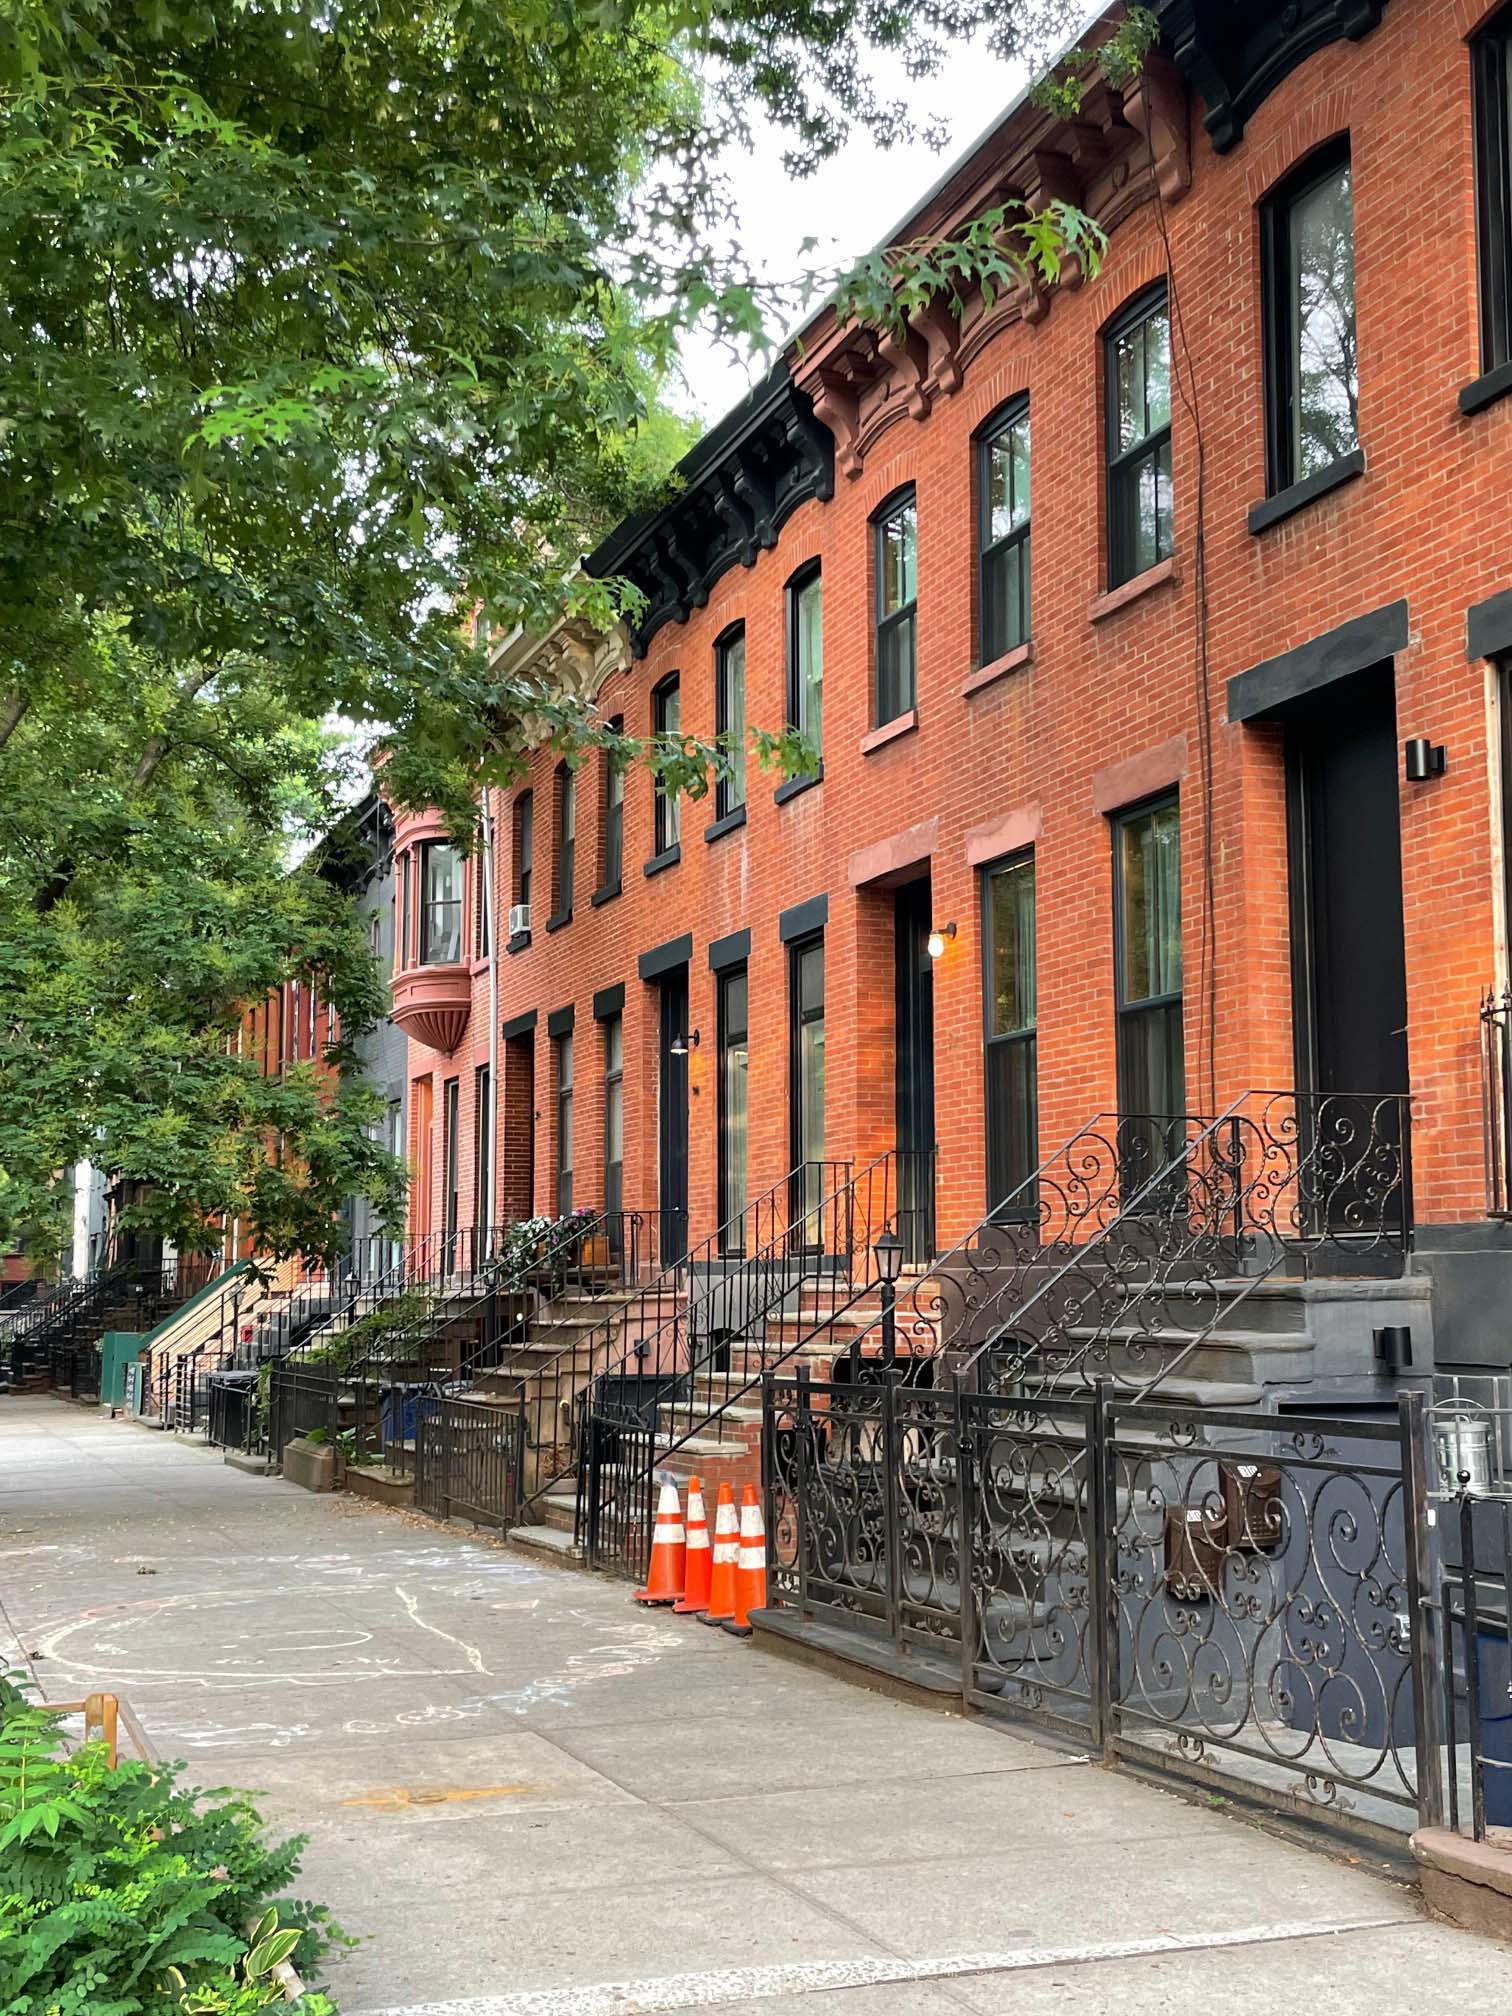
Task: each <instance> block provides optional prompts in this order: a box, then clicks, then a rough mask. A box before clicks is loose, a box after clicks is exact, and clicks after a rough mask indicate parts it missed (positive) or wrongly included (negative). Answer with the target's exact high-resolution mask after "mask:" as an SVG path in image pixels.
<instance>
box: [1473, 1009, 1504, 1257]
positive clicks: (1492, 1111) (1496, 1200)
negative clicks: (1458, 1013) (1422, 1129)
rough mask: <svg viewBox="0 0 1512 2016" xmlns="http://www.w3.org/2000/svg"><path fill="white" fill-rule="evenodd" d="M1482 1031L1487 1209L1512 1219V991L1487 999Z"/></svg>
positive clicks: (1495, 1214) (1494, 1215) (1493, 1213)
mask: <svg viewBox="0 0 1512 2016" xmlns="http://www.w3.org/2000/svg"><path fill="white" fill-rule="evenodd" d="M1480 1028H1481V1107H1482V1122H1483V1131H1484V1139H1485V1151H1486V1210H1487V1213H1488V1214H1489V1216H1491V1217H1492V1218H1512V990H1508V991H1506V992H1504V993H1501V994H1495V993H1492V994H1488V995H1487V996H1486V997H1485V999H1484V1000H1483V1001H1482V1002H1481V1011H1480Z"/></svg>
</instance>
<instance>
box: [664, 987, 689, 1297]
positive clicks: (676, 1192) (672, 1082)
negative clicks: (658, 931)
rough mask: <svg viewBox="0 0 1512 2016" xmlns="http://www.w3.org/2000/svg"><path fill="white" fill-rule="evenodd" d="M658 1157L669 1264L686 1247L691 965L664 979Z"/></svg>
mask: <svg viewBox="0 0 1512 2016" xmlns="http://www.w3.org/2000/svg"><path fill="white" fill-rule="evenodd" d="M660 992H661V1018H660V1026H659V1031H658V1046H659V1052H660V1074H659V1079H658V1084H659V1097H658V1134H659V1139H658V1162H659V1169H660V1177H661V1185H660V1188H661V1257H662V1265H663V1266H664V1267H670V1266H672V1265H674V1264H675V1263H676V1262H677V1261H679V1260H681V1259H682V1258H683V1257H684V1256H685V1255H686V1253H687V1250H688V969H687V968H686V967H685V966H679V967H678V968H677V970H676V971H675V972H673V973H669V974H667V975H666V977H665V978H664V979H663V980H662V981H661V982H660Z"/></svg>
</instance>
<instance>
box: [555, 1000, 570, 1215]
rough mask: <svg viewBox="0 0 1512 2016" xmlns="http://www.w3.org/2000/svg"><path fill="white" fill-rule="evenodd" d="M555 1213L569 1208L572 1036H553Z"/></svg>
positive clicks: (561, 1212)
mask: <svg viewBox="0 0 1512 2016" xmlns="http://www.w3.org/2000/svg"><path fill="white" fill-rule="evenodd" d="M556 1151H557V1156H556V1160H557V1216H558V1217H559V1218H565V1217H566V1216H567V1214H568V1212H569V1211H570V1210H571V1209H572V1038H571V1036H570V1035H568V1036H558V1037H557V1039H556Z"/></svg>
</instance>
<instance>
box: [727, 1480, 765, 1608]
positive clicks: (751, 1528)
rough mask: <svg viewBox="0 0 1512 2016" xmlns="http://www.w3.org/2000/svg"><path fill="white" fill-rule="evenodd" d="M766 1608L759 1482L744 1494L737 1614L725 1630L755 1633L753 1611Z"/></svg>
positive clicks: (763, 1533)
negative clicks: (753, 1631)
mask: <svg viewBox="0 0 1512 2016" xmlns="http://www.w3.org/2000/svg"><path fill="white" fill-rule="evenodd" d="M765 1608H766V1528H765V1526H764V1525H763V1524H762V1518H761V1500H760V1498H759V1497H758V1496H757V1493H756V1486H755V1485H754V1484H747V1486H746V1487H745V1489H744V1491H742V1492H741V1494H740V1551H739V1553H738V1554H737V1556H736V1560H735V1615H734V1616H733V1617H732V1618H730V1619H729V1620H728V1621H727V1622H726V1623H725V1626H724V1628H725V1630H726V1631H728V1632H729V1633H730V1634H731V1636H732V1637H735V1638H749V1637H750V1635H751V1612H752V1611H753V1610H764V1609H765Z"/></svg>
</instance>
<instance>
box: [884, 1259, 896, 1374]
mask: <svg viewBox="0 0 1512 2016" xmlns="http://www.w3.org/2000/svg"><path fill="white" fill-rule="evenodd" d="M897 1301H898V1289H897V1284H896V1283H895V1282H893V1281H887V1280H884V1281H883V1283H882V1363H883V1365H884V1366H885V1367H886V1368H887V1370H888V1371H889V1372H891V1371H892V1369H893V1367H894V1366H895V1365H896V1364H897V1362H898V1337H897V1318H896V1314H895V1311H896V1308H897Z"/></svg>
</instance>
